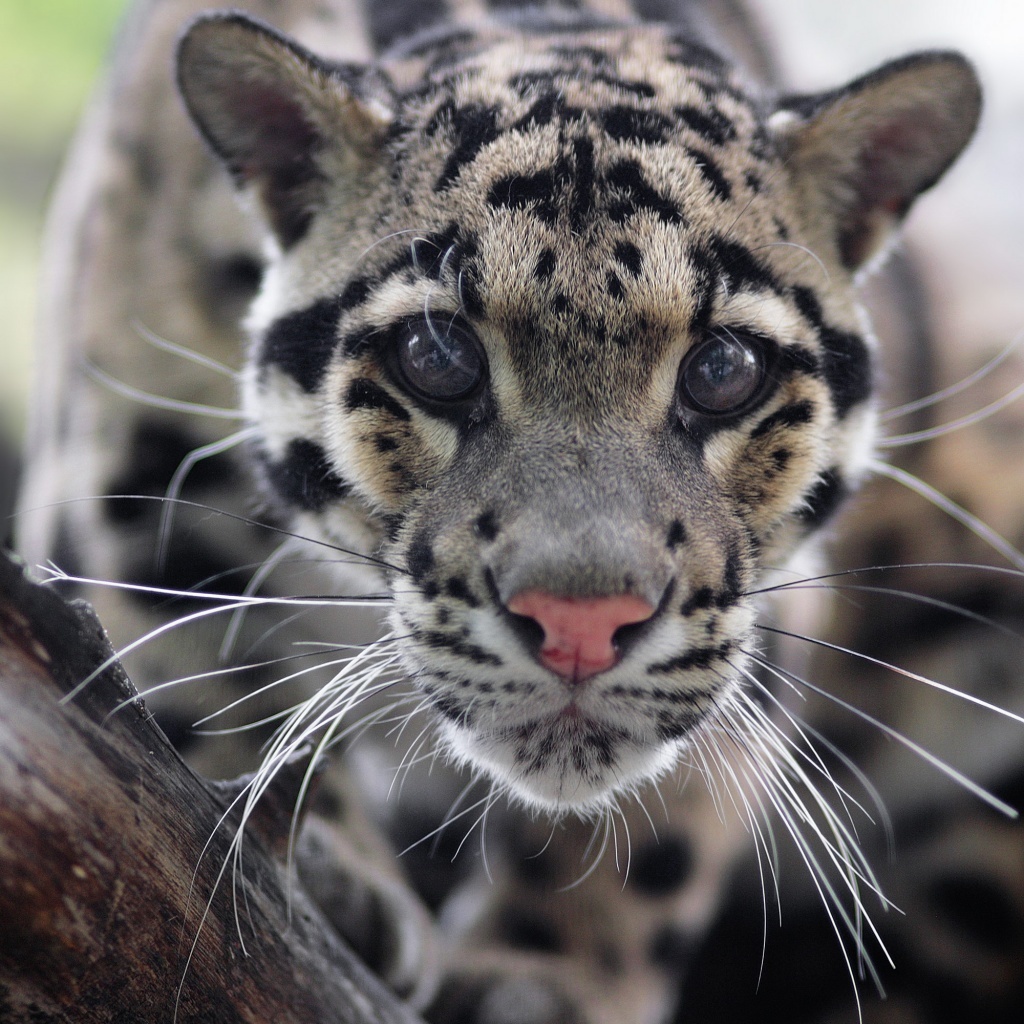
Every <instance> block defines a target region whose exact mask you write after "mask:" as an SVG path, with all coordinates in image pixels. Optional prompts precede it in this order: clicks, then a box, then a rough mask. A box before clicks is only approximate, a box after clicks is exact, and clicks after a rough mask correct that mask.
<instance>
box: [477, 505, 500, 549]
mask: <svg viewBox="0 0 1024 1024" xmlns="http://www.w3.org/2000/svg"><path fill="white" fill-rule="evenodd" d="M473 527H474V529H475V530H476V532H477V534H478V535H479V536H480V537H481V538H482V539H483V540H485V541H487V542H488V543H490V542H491V541H492V540H494V538H495V537H497V536H498V517H497V516H496V515H495V514H494V512H492V511H491V510H490V509H488V510H487V511H486V512H484V513H482V514H481V515H480V516H479V517H478V518H477V521H476V522H475V523H474V524H473Z"/></svg>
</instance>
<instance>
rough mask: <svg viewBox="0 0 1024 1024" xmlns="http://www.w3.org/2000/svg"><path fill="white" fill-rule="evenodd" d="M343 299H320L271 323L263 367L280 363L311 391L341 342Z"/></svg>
mask: <svg viewBox="0 0 1024 1024" xmlns="http://www.w3.org/2000/svg"><path fill="white" fill-rule="evenodd" d="M341 309H342V306H341V299H339V298H334V299H320V300H319V301H318V302H315V303H314V304H313V305H312V306H310V307H309V308H308V309H302V310H299V311H298V312H296V313H288V314H287V315H285V316H283V317H281V319H280V320H278V321H277V322H276V323H273V324H271V325H270V327H269V328H268V329H267V333H266V334H265V335H264V337H263V343H262V345H261V346H260V355H259V361H260V365H261V366H277V367H279V368H280V369H281V370H283V371H284V372H285V373H287V374H288V376H289V377H291V378H292V379H293V380H294V381H296V382H297V383H298V384H299V386H300V387H301V388H302V390H303V391H305V392H307V394H308V393H311V392H313V391H315V390H316V387H317V385H318V384H319V383H320V381H321V379H322V378H323V374H324V370H325V369H326V368H327V364H328V362H330V359H331V356H332V355H333V354H334V350H335V348H336V347H337V345H338V318H339V316H340V315H341Z"/></svg>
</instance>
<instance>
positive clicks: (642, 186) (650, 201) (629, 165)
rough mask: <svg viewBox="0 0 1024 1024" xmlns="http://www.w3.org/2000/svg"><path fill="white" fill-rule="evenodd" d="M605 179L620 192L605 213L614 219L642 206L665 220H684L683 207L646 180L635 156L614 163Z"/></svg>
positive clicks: (637, 211) (638, 211)
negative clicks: (619, 195) (618, 196)
mask: <svg viewBox="0 0 1024 1024" xmlns="http://www.w3.org/2000/svg"><path fill="white" fill-rule="evenodd" d="M604 183H605V184H606V185H608V186H611V187H612V188H614V189H617V190H618V191H619V192H620V193H623V195H622V196H621V198H619V199H618V200H617V201H616V202H614V203H612V204H611V207H610V208H609V210H608V216H609V217H610V218H611V219H612V220H613V221H616V222H617V223H622V222H623V221H625V220H626V219H627V218H629V217H632V216H635V215H636V214H638V213H640V212H641V211H643V210H649V211H650V212H651V213H654V214H655V215H656V216H657V217H658V218H659V219H660V220H663V221H665V222H666V223H668V224H679V223H681V222H682V220H683V213H682V210H680V209H679V207H678V205H676V203H674V202H673V201H672V200H671V199H668V198H667V197H666V196H663V195H662V194H661V193H660V192H658V190H657V189H655V188H654V187H653V186H652V185H651V184H650V182H648V181H647V179H646V178H645V177H644V173H643V171H642V170H641V168H640V165H639V164H638V163H637V162H636V161H635V160H622V161H620V162H619V163H617V164H615V165H613V166H612V167H611V168H609V170H608V173H607V174H606V175H605V178H604Z"/></svg>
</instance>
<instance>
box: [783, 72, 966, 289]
mask: <svg viewBox="0 0 1024 1024" xmlns="http://www.w3.org/2000/svg"><path fill="white" fill-rule="evenodd" d="M980 111H981V86H980V84H979V82H978V78H977V75H976V74H975V72H974V69H973V67H972V66H971V65H970V63H968V61H967V60H966V59H965V58H964V57H962V56H961V55H960V54H958V53H951V52H931V53H920V54H914V55H912V56H910V57H904V58H902V59H901V60H896V61H892V62H891V63H889V64H885V65H883V66H882V67H880V68H878V69H876V70H875V71H872V72H870V73H869V74H867V75H864V76H863V77H862V78H858V79H856V80H855V81H853V82H851V83H850V84H849V85H848V86H846V87H845V88H843V89H839V90H836V91H835V92H830V93H823V94H821V95H817V96H804V97H790V98H787V99H784V100H782V101H781V102H780V104H779V111H778V113H777V114H776V115H775V116H774V118H773V120H772V122H771V123H772V125H773V126H774V127H776V129H777V131H778V134H779V136H780V137H781V139H782V145H783V149H784V151H785V152H786V154H787V158H788V162H789V164H790V166H791V168H792V171H793V173H794V175H795V176H796V179H797V180H798V182H799V183H800V184H801V185H802V186H803V187H804V188H805V189H806V190H808V192H809V193H810V196H811V199H812V202H813V200H814V198H815V197H816V198H817V200H818V206H819V208H820V209H821V212H822V214H823V216H825V217H826V218H829V217H830V218H831V219H832V221H833V224H834V236H835V240H836V244H837V246H838V249H839V253H840V255H841V258H842V260H843V263H844V264H845V265H846V266H847V267H849V268H850V269H856V268H857V267H860V266H862V265H863V264H864V263H865V262H866V261H867V260H869V259H870V258H871V256H872V255H873V254H874V253H875V252H876V251H877V250H878V249H879V248H880V247H881V245H882V244H883V242H884V241H885V239H886V237H887V236H888V235H889V233H890V232H891V231H892V229H893V228H894V227H895V226H896V224H897V223H898V222H899V221H900V220H901V219H902V218H903V217H904V216H905V214H906V213H907V211H908V210H909V208H910V206H911V204H912V203H913V201H914V199H916V198H917V196H918V195H920V194H921V192H923V191H924V190H925V189H928V188H930V187H931V186H932V185H934V184H935V182H936V181H938V179H939V178H940V177H941V176H942V174H943V173H944V172H945V171H946V169H947V168H948V167H949V165H950V164H951V163H952V162H953V161H954V160H955V159H956V158H957V156H958V155H959V154H960V152H961V150H963V148H964V147H965V146H966V145H967V143H968V142H969V141H970V138H971V136H972V135H973V133H974V129H975V127H976V126H977V123H978V117H979V114H980Z"/></svg>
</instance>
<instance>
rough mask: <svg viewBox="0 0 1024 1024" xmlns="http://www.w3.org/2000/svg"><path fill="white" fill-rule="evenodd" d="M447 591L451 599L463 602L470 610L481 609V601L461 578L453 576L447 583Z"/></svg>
mask: <svg viewBox="0 0 1024 1024" xmlns="http://www.w3.org/2000/svg"><path fill="white" fill-rule="evenodd" d="M445 591H446V592H447V594H448V596H449V597H454V598H455V600H456V601H461V602H462V603H463V604H465V605H467V606H468V607H470V608H479V607H480V599H479V598H478V597H477V596H476V595H475V594H474V593H473V592H472V591H471V590H470V589H469V586H468V585H467V583H466V581H465V580H464V579H462V577H460V576H451V577H449V578H448V582H447V583H445Z"/></svg>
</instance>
